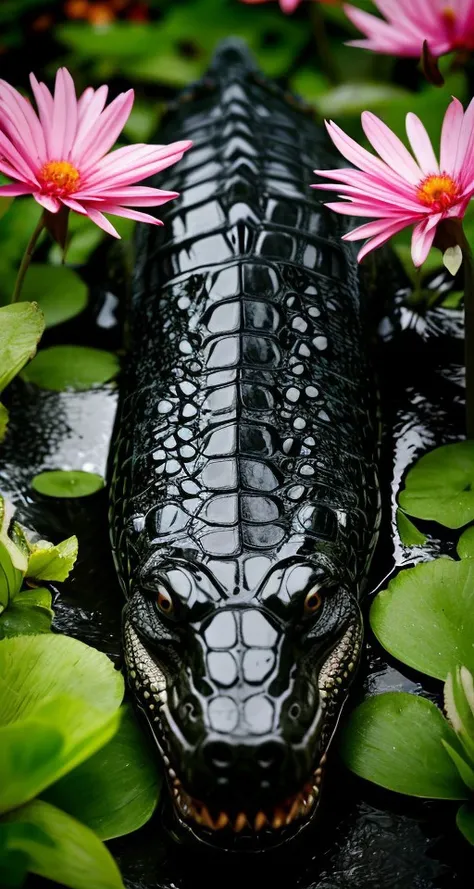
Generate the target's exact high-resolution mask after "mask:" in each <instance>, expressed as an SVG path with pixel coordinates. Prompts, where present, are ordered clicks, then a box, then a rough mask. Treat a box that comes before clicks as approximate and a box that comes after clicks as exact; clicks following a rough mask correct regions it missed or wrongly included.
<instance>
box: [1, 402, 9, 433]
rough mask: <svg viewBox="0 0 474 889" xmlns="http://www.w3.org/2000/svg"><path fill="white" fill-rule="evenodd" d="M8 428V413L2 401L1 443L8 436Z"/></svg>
mask: <svg viewBox="0 0 474 889" xmlns="http://www.w3.org/2000/svg"><path fill="white" fill-rule="evenodd" d="M7 426H8V411H7V409H6V407H5V405H4V404H2V403H1V401H0V443H1V442H2V441H3V439H4V438H5V435H6V434H7Z"/></svg>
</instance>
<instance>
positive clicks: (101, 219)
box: [87, 207, 120, 240]
mask: <svg viewBox="0 0 474 889" xmlns="http://www.w3.org/2000/svg"><path fill="white" fill-rule="evenodd" d="M87 215H88V217H89V219H92V222H95V224H96V225H98V226H99V228H103V229H104V231H105V232H107V234H108V235H112V237H113V238H118V239H119V240H120V235H119V233H118V231H117V229H116V228H114V227H113V225H112V223H111V222H109V220H108V219H106V218H105V216H103V215H102V213H100V212H99V210H94V209H93V208H92V207H88V208H87Z"/></svg>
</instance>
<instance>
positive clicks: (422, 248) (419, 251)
mask: <svg viewBox="0 0 474 889" xmlns="http://www.w3.org/2000/svg"><path fill="white" fill-rule="evenodd" d="M429 222H430V220H423V222H420V223H418V225H416V226H415V228H414V229H413V235H412V239H411V256H412V259H413V264H414V266H415V267H416V268H419V266H420V265H423V263H424V261H425V259H426V257H427V256H428V253H429V252H430V250H431V247H432V245H433V241H434V238H435V234H436V226H432V227H431V229H430V227H429V225H428V224H427V223H429Z"/></svg>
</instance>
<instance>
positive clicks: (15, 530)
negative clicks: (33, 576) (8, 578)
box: [0, 495, 28, 574]
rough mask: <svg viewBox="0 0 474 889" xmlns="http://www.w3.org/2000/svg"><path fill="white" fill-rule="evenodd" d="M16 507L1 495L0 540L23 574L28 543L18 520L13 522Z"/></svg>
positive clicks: (14, 565) (26, 559) (26, 563)
mask: <svg viewBox="0 0 474 889" xmlns="http://www.w3.org/2000/svg"><path fill="white" fill-rule="evenodd" d="M14 513H15V507H14V506H13V504H12V503H10V502H9V501H8V500H5V499H4V498H3V497H2V496H1V495H0V542H1V543H2V544H3V546H4V548H5V550H6V551H7V553H8V555H9V556H10V559H11V562H12V565H13V567H14V568H16V569H17V570H18V571H20V572H21V573H22V574H24V573H25V571H26V567H27V565H28V543H27V540H26V537H25V535H24V533H23V531H22V529H21V528H20V526H19V525H18V523H17V522H13V521H12V519H13V516H14Z"/></svg>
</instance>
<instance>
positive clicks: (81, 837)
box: [2, 800, 123, 889]
mask: <svg viewBox="0 0 474 889" xmlns="http://www.w3.org/2000/svg"><path fill="white" fill-rule="evenodd" d="M19 826H22V827H23V828H25V827H27V828H37V829H39V830H40V831H41V839H39V837H38V834H37V833H36V832H35V833H33V832H31V831H30V830H24V829H23V830H21V831H18V830H17V829H15V828H18V827H19ZM2 829H3V830H6V834H7V836H6V840H5V839H4V843H5V844H6V847H7V849H10V850H17V851H20V852H23V853H24V854H25V855H27V856H28V870H29V871H30V872H31V873H34V874H37V875H38V876H40V877H44V878H45V879H49V880H53V881H54V882H55V883H60V884H61V885H63V886H69V887H71V889H91V885H92V883H91V880H92V879H93V886H94V889H123V883H122V878H121V876H120V872H119V870H118V867H117V865H116V863H115V861H114V860H113V858H112V856H111V854H110V852H109V851H108V849H106V847H105V846H104V845H103V843H102V842H101V840H99V838H98V837H96V835H95V834H94V832H93V831H92V830H90V829H89V828H88V827H85V826H84V825H83V824H80V823H79V822H78V821H76V820H75V819H74V818H71V816H70V815H67V814H66V812H61V811H60V810H59V809H56V808H55V807H54V806H52V805H50V804H49V803H47V802H44V801H43V800H35V801H34V802H31V803H28V804H27V805H26V806H22V807H21V808H19V809H16V810H15V811H14V812H11V813H10V814H9V815H7V816H6V821H5V822H4V824H3V825H2Z"/></svg>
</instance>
